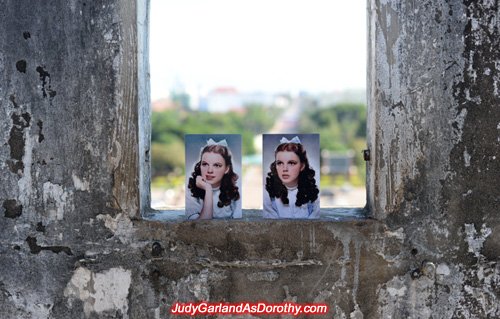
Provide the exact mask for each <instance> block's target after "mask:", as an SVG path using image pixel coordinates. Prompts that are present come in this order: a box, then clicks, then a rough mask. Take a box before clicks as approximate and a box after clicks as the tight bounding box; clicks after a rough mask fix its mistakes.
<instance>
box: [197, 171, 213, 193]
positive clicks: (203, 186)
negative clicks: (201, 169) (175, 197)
mask: <svg viewBox="0 0 500 319" xmlns="http://www.w3.org/2000/svg"><path fill="white" fill-rule="evenodd" d="M196 186H197V187H198V188H201V189H203V190H204V191H206V190H208V189H212V185H210V184H209V183H207V182H206V181H205V180H204V179H203V177H202V176H201V175H200V176H197V177H196Z"/></svg>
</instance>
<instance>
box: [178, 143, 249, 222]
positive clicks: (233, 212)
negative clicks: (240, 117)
mask: <svg viewBox="0 0 500 319" xmlns="http://www.w3.org/2000/svg"><path fill="white" fill-rule="evenodd" d="M185 141H186V217H187V218H188V219H222V218H226V219H227V218H241V193H240V190H241V179H240V178H239V176H241V135H239V134H225V135H223V134H210V135H207V134H186V135H185ZM190 168H192V169H190Z"/></svg>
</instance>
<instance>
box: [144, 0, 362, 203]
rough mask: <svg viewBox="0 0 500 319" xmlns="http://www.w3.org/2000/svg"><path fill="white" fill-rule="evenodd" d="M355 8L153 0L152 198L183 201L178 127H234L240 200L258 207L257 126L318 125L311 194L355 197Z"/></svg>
mask: <svg viewBox="0 0 500 319" xmlns="http://www.w3.org/2000/svg"><path fill="white" fill-rule="evenodd" d="M365 10H366V9H365V4H364V2H363V1H353V3H344V2H340V1H331V0H311V1H307V2H306V1H281V0H273V1H267V2H266V1H261V0H255V1H251V2H243V1H241V2H240V1H238V2H236V1H229V0H212V1H201V0H184V1H174V0H166V1H165V0H163V1H162V0H152V1H151V25H150V28H151V29H150V65H151V91H152V92H151V97H152V105H151V107H152V136H151V166H152V170H151V175H152V184H151V189H152V190H151V193H152V206H153V207H183V206H184V195H185V193H184V187H185V186H184V185H185V167H184V155H185V154H184V134H211V133H213V134H241V135H242V152H243V163H242V164H243V176H242V177H240V178H242V182H243V186H242V187H243V196H242V198H243V208H261V207H262V192H263V186H262V185H263V180H262V167H261V165H262V153H261V151H262V134H264V133H276V134H279V133H319V134H320V147H321V205H322V206H323V207H325V206H364V204H365V202H366V194H365V176H366V171H365V165H366V164H365V162H364V160H363V156H362V153H361V151H362V150H363V149H365V148H366V93H365V91H366V90H365V82H366V75H365V74H366V68H365V66H366V44H365V42H366V21H365V20H366V18H365V16H366V12H365ZM346 30H348V32H346ZM265 169H266V170H267V168H265Z"/></svg>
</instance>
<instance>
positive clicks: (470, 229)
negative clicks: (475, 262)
mask: <svg viewBox="0 0 500 319" xmlns="http://www.w3.org/2000/svg"><path fill="white" fill-rule="evenodd" d="M464 228H465V234H466V235H467V237H465V241H466V242H467V244H468V245H469V249H468V252H470V253H474V256H475V257H477V258H480V257H484V256H483V255H482V254H481V248H483V243H484V241H485V240H486V238H487V237H488V236H489V235H491V229H490V228H487V227H486V224H483V226H482V227H481V231H480V234H478V233H477V231H476V227H475V226H474V224H465V225H464Z"/></svg>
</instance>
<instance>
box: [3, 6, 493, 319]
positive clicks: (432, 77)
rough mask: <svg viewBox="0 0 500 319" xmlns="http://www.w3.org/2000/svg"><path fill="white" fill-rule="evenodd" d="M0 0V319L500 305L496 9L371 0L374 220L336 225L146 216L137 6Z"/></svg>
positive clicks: (142, 50)
mask: <svg viewBox="0 0 500 319" xmlns="http://www.w3.org/2000/svg"><path fill="white" fill-rule="evenodd" d="M0 7H1V8H2V10H1V12H0V17H1V19H0V46H1V50H0V79H1V81H0V83H1V84H0V104H1V106H2V107H1V108H0V112H1V113H2V114H1V115H0V158H1V159H2V160H1V161H0V176H2V177H1V181H2V182H1V187H0V203H1V205H0V218H1V219H2V220H1V222H0V257H1V258H0V269H1V271H0V309H1V317H2V318H167V317H169V310H170V307H171V305H172V304H173V303H174V302H175V301H181V302H186V301H200V300H206V301H212V302H219V301H225V302H238V301H258V300H266V301H268V302H276V303H278V302H284V301H293V302H297V303H306V302H326V303H327V304H329V305H330V313H329V314H328V315H327V316H324V317H325V318H332V317H333V318H389V317H392V318H410V317H411V318H487V317H499V316H500V306H499V305H500V300H499V297H500V288H499V286H500V266H499V264H498V261H499V255H500V248H499V243H500V238H499V236H500V235H499V233H500V232H499V231H500V229H499V228H500V221H499V218H498V212H499V201H500V193H499V191H498V187H497V186H496V184H497V183H498V182H497V180H498V176H500V165H499V164H498V163H499V162H498V161H499V160H500V152H499V146H500V106H499V102H500V101H499V92H498V87H497V86H498V80H499V71H500V52H499V50H500V45H499V44H500V43H498V42H499V41H500V37H499V34H498V32H499V27H500V19H499V8H498V5H497V4H496V2H493V1H463V2H459V1H444V0H442V1H441V0H435V1H412V2H402V1H389V0H387V1H382V0H381V1H376V0H373V1H371V0H370V1H369V2H368V23H369V34H370V40H369V41H370V42H369V43H370V46H369V77H368V83H369V108H368V112H369V113H368V119H369V120H368V122H369V123H368V146H369V148H370V149H371V151H372V156H371V158H372V161H371V162H369V163H368V179H367V186H368V193H367V199H368V203H367V210H368V215H369V216H371V217H373V218H374V219H363V218H352V219H351V220H350V221H343V222H336V221H335V220H336V219H335V218H332V219H328V218H326V217H325V218H323V219H322V220H319V221H287V220H281V221H262V220H258V219H256V218H247V219H245V220H241V221H200V222H193V221H181V219H179V218H177V219H176V218H172V219H169V220H166V219H163V218H160V217H158V216H159V215H162V214H160V213H156V214H153V213H154V212H152V211H148V209H147V206H148V201H149V194H148V184H149V182H148V180H149V175H148V171H147V168H148V165H149V164H148V160H149V145H148V140H149V124H148V123H149V111H148V110H149V102H148V101H149V100H148V99H149V98H148V94H149V93H148V80H147V77H148V66H147V43H148V37H147V12H148V9H147V8H148V4H147V2H142V1H138V2H137V3H136V2H135V1H114V2H110V1H99V0H96V1H76V0H64V1H61V0H59V1H51V2H50V3H46V2H41V1H27V0H15V1H14V0H0ZM141 212H142V214H141ZM163 214H165V213H163ZM253 214H255V213H253ZM353 215H355V214H353ZM141 216H145V217H146V216H147V218H145V217H144V218H143V217H141ZM332 216H334V215H332ZM155 219H157V220H163V221H155ZM154 242H158V243H160V244H161V246H162V250H161V252H160V254H159V256H153V255H152V245H153V243H154Z"/></svg>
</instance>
